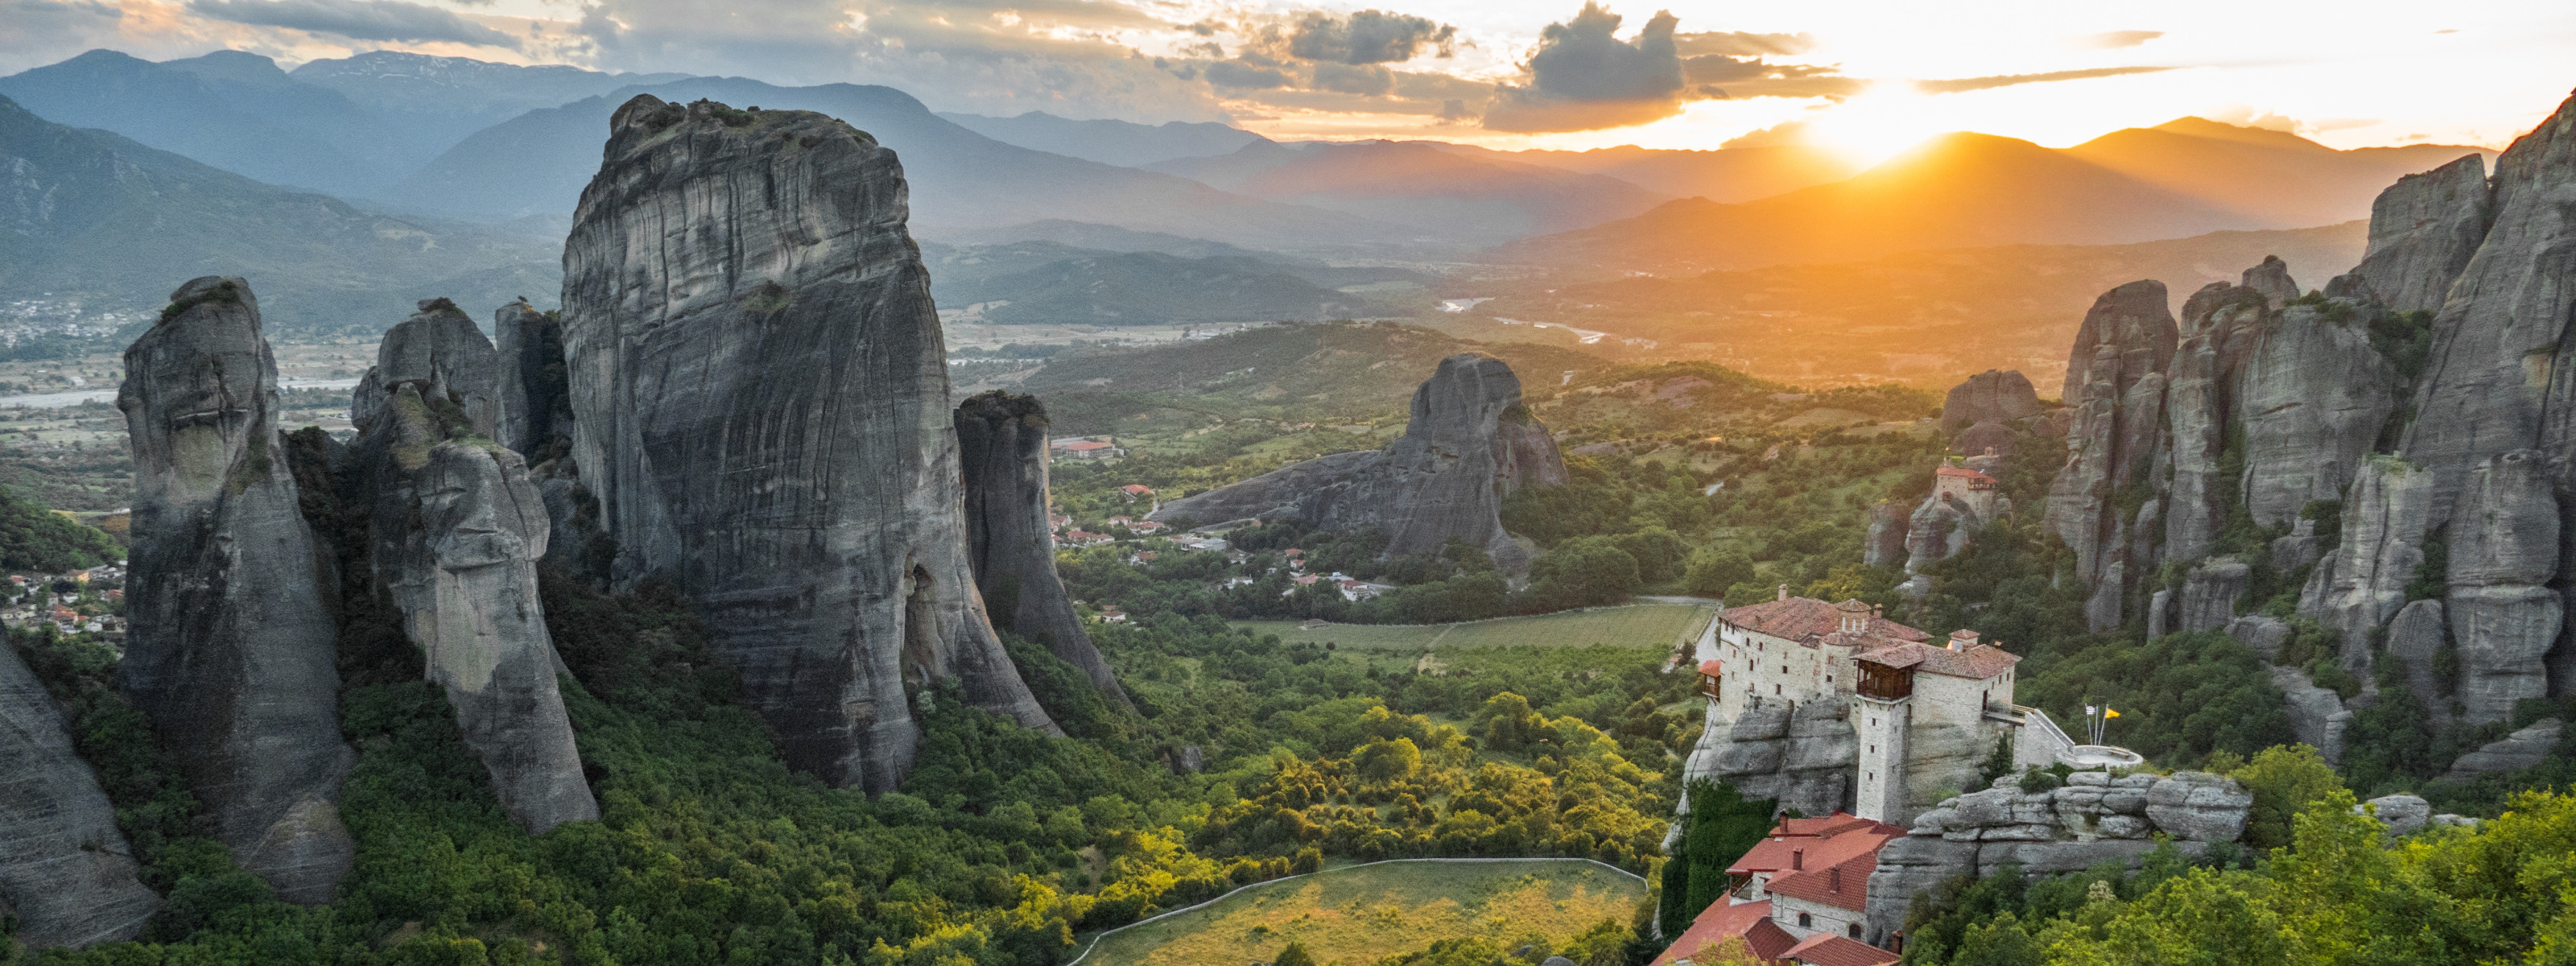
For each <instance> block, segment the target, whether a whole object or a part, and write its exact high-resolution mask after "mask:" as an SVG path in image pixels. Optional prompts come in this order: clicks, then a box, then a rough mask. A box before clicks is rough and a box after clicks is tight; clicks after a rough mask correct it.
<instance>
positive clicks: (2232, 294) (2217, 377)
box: [2150, 258, 2297, 560]
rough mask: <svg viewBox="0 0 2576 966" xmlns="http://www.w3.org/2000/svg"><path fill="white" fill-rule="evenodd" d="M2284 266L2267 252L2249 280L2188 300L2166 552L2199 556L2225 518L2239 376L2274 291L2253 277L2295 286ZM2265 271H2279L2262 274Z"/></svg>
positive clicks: (2171, 421) (2169, 427)
mask: <svg viewBox="0 0 2576 966" xmlns="http://www.w3.org/2000/svg"><path fill="white" fill-rule="evenodd" d="M2280 268H2281V262H2280V260H2279V259H2277V258H2275V259H2270V260H2267V261H2265V262H2264V263H2263V264H2262V265H2260V266H2257V267H2255V268H2252V269H2248V270H2246V272H2245V279H2246V281H2247V283H2248V284H2246V285H2228V284H2226V283H2223V282H2216V283H2211V284H2210V285H2208V286H2205V287H2203V288H2202V289H2201V290H2200V291H2198V292H2194V293H2192V296H2191V298H2189V299H2187V300H2185V301H2184V303H2183V309H2182V327H2181V330H2180V331H2181V335H2182V339H2181V342H2180V343H2179V344H2178V345H2177V346H2176V348H2175V350H2174V359H2173V369H2172V371H2171V374H2170V378H2169V380H2168V381H2167V383H2166V389H2165V422H2166V427H2165V428H2166V432H2167V434H2168V435H2167V443H2166V451H2167V453H2168V454H2169V456H2168V469H2167V470H2166V476H2165V478H2164V479H2163V480H2162V481H2160V482H2162V483H2163V485H2164V491H2165V492H2164V496H2163V497H2162V499H2161V502H2162V504H2163V509H2164V521H2165V531H2164V544H2165V546H2164V555H2165V557H2166V558H2167V559H2171V560H2197V559H2199V558H2200V557H2202V556H2204V555H2206V554H2208V553H2209V551H2210V547H2211V546H2212V545H2214V544H2215V543H2216V541H2217V539H2218V525H2219V522H2220V521H2222V520H2225V519H2226V518H2227V507H2226V506H2225V505H2224V504H2225V500H2226V498H2227V495H2228V494H2229V493H2230V492H2231V491H2232V490H2233V489H2234V486H2233V484H2234V483H2235V481H2234V480H2223V479H2221V478H2220V476H2221V474H2222V472H2223V470H2222V467H2221V465H2220V464H2221V463H2222V462H2223V458H2222V454H2223V453H2224V451H2225V450H2226V448H2227V437H2228V432H2229V429H2230V422H2231V420H2230V416H2231V415H2232V414H2233V413H2234V411H2235V397H2236V395H2237V387H2236V378H2237V375H2238V373H2239V372H2240V371H2241V370H2242V369H2243V368H2244V363H2245V356H2246V354H2247V348H2248V347H2249V346H2250V345H2252V343H2253V341H2254V339H2255V337H2256V333H2257V332H2259V331H2260V330H2261V329H2262V327H2263V320H2264V314H2265V312H2266V305H2267V302H2266V299H2267V297H2268V296H2267V294H2266V292H2265V291H2264V289H2263V288H2260V287H2257V286H2256V285H2255V284H2253V283H2257V282H2262V283H2264V284H2267V285H2271V286H2273V287H2280V286H2288V287H2289V288H2290V289H2291V290H2292V291H2293V293H2294V294H2295V290H2296V289H2297V286H2296V285H2294V284H2291V283H2290V282H2289V275H2288V273H2287V272H2286V271H2280V270H2279V269H2280ZM2267 272H2268V274H2269V275H2272V276H2277V278H2273V279H2266V278H2263V277H2261V276H2265V275H2266V274H2267ZM2151 481H2152V477H2151ZM2150 485H2152V482H2151V484H2150Z"/></svg>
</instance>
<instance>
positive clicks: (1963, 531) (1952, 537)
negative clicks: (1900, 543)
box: [1905, 493, 1985, 573]
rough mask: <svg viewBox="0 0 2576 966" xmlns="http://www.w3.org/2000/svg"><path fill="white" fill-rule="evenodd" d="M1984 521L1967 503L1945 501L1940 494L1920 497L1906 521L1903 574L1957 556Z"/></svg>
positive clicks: (1952, 500) (1916, 571)
mask: <svg viewBox="0 0 2576 966" xmlns="http://www.w3.org/2000/svg"><path fill="white" fill-rule="evenodd" d="M1984 525H1985V521H1982V520H1979V519H1977V513H1976V511H1975V510H1974V509H1972V508H1970V507H1969V506H1968V505H1967V504H1965V503H1962V502H1960V501H1958V500H1956V499H1947V498H1944V497H1942V496H1941V495H1940V494H1937V493H1936V494H1933V495H1931V496H1927V497H1924V498H1923V503H1922V505H1920V506H1917V507H1915V508H1914V515H1913V516H1912V517H1910V518H1908V520H1907V521H1906V528H1905V572H1906V573H1918V572H1920V571H1922V569H1923V568H1925V567H1929V566H1931V565H1933V564H1936V563H1940V562H1941V561H1944V560H1948V559H1950V558H1952V557H1955V556H1958V555H1959V554H1960V553H1962V552H1964V551H1966V550H1967V549H1968V543H1969V540H1970V539H1971V538H1973V537H1974V536H1975V534H1976V532H1977V529H1978V528H1979V527H1982V526H1984Z"/></svg>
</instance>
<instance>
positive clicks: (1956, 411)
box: [1941, 369, 2041, 453]
mask: <svg viewBox="0 0 2576 966" xmlns="http://www.w3.org/2000/svg"><path fill="white" fill-rule="evenodd" d="M2040 412H2041V408H2040V405H2039V392H2038V390H2035V389H2033V388H2031V385H2030V378H2029V377H2027V376H2024V375H2022V374H2021V372H2020V371H2019V370H1999V369H1988V370H1986V371H1984V372H1980V373H1977V374H1976V375H1973V376H1969V377H1968V381H1966V382H1963V383H1960V384H1958V385H1956V386H1952V387H1950V395H1949V397H1948V398H1947V399H1945V400H1943V402H1942V405H1941V432H1943V433H1945V434H1953V435H1955V434H1957V433H1958V432H1960V431H1961V430H1965V429H1968V428H1970V427H1973V426H1976V425H1978V424H1981V423H1994V424H1996V425H1997V426H1998V427H2000V426H2002V424H2005V423H2010V422H2013V421H2015V420H2019V419H2023V418H2026V417H2030V416H2037V415H2039V414H2040ZM2007 432H2009V430H2007ZM1964 452H1969V453H1975V452H1979V451H1978V450H1973V449H1970V450H1964Z"/></svg>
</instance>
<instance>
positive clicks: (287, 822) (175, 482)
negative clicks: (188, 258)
mask: <svg viewBox="0 0 2576 966" xmlns="http://www.w3.org/2000/svg"><path fill="white" fill-rule="evenodd" d="M170 300H171V305H170V309H165V310H163V311H164V318H163V319H162V321H161V322H160V323H159V324H158V325H155V326H153V328H152V330H151V331H149V332H146V333H144V334H143V337H142V338H139V339H136V340H134V345H133V346H132V347H131V348H128V349H126V350H125V386H124V388H123V389H122V390H121V391H119V392H118V393H117V399H116V404H117V407H118V408H120V409H123V410H124V411H125V419H126V430H127V436H128V438H129V439H130V440H131V442H132V445H133V447H134V524H133V527H134V529H133V535H134V545H133V550H132V551H131V560H132V562H133V566H132V568H131V573H130V575H129V577H128V579H127V591H126V592H127V595H128V596H127V598H126V614H127V618H128V619H129V620H130V621H131V622H132V630H131V631H130V633H129V637H128V641H129V643H128V644H127V647H126V653H125V660H124V663H123V664H122V665H120V667H119V669H118V677H119V683H120V684H121V686H122V687H123V688H124V690H125V693H126V695H127V697H129V698H131V699H132V700H133V701H134V703H135V705H136V706H137V707H139V708H141V709H142V710H143V712H144V713H145V714H146V715H148V716H150V717H151V718H152V722H153V724H154V725H155V726H157V727H158V728H159V730H160V733H161V736H162V738H163V740H165V741H167V742H169V743H170V744H171V745H172V746H173V747H174V748H176V749H177V750H178V752H179V758H180V761H181V764H182V765H183V767H185V769H186V770H187V776H188V781H189V784H190V786H191V787H192V788H194V789H195V791H196V793H197V796H198V798H199V800H201V801H203V802H204V803H205V805H206V810H207V813H208V814H209V815H211V816H212V817H213V819H214V821H215V829H216V834H217V836H218V837H220V838H221V839H222V840H223V842H224V844H226V845H229V846H231V847H232V852H233V858H234V859H235V860H237V861H239V862H240V863H241V864H242V866H243V867H244V868H247V869H249V870H251V871H252V872H255V873H258V874H259V875H261V876H263V877H265V878H266V879H268V881H269V883H270V884H271V885H273V886H275V887H276V888H277V891H278V894H279V895H281V896H283V897H285V898H287V899H289V900H291V901H294V902H302V903H320V902H325V901H328V900H329V899H330V898H331V889H332V886H333V885H335V884H337V883H338V882H339V881H340V876H342V875H343V874H345V873H347V872H348V870H349V863H350V858H351V850H352V845H351V842H350V839H349V833H348V831H347V830H346V829H345V828H343V827H342V826H341V824H340V814H339V798H340V779H341V777H342V776H343V775H344V774H346V773H347V772H348V769H349V766H350V764H351V763H352V762H353V761H354V760H355V757H356V756H355V755H354V754H353V753H352V752H351V751H350V750H349V746H348V745H346V744H344V743H342V742H341V740H340V723H339V703H340V695H339V689H340V676H339V672H338V671H337V670H336V668H335V666H334V657H335V648H336V645H337V637H338V632H337V630H336V629H335V628H334V627H333V626H332V624H333V621H332V612H331V611H330V610H329V609H328V607H327V605H326V604H325V603H324V595H323V593H322V583H321V580H322V573H321V571H320V569H319V567H320V565H319V563H318V561H319V557H318V556H317V555H316V553H315V551H314V545H313V533H312V530H311V529H310V528H309V527H307V526H306V524H305V522H304V517H303V515H302V514H301V513H299V512H298V511H297V509H296V489H295V480H294V478H293V477H292V476H291V475H289V474H288V473H287V471H286V456H285V453H284V452H283V451H282V450H281V449H280V447H279V443H278V436H277V427H276V420H275V411H276V404H277V365H276V362H275V360H274V359H272V358H271V357H270V355H269V351H268V341H267V340H266V339H265V338H262V337H261V335H260V328H259V303H258V302H257V301H256V300H254V299H253V298H252V297H251V292H250V286H249V284H248V283H246V282H243V281H242V280H241V279H239V278H221V277H214V276H208V277H206V278H200V279H196V280H194V281H191V282H189V283H188V284H186V285H183V286H180V288H179V290H178V291H177V292H174V293H171V296H170ZM174 310H175V311H174Z"/></svg>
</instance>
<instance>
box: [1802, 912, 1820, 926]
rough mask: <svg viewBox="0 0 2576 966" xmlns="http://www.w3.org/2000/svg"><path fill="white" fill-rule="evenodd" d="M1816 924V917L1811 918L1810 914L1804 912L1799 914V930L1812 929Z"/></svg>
mask: <svg viewBox="0 0 2576 966" xmlns="http://www.w3.org/2000/svg"><path fill="white" fill-rule="evenodd" d="M1815 924H1816V917H1814V916H1810V915H1808V914H1806V913H1803V912H1801V913H1799V914H1798V928H1801V929H1805V928H1809V927H1812V926H1814V925H1815Z"/></svg>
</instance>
